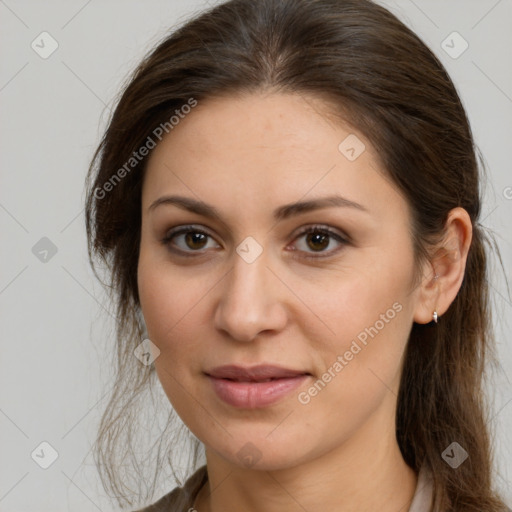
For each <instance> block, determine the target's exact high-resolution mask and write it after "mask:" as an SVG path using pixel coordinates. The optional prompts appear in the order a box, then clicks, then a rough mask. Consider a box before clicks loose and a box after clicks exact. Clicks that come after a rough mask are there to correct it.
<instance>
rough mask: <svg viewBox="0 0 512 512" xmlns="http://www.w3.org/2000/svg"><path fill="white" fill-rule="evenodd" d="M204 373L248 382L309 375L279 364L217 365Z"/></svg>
mask: <svg viewBox="0 0 512 512" xmlns="http://www.w3.org/2000/svg"><path fill="white" fill-rule="evenodd" d="M205 373H206V375H209V376H210V377H215V378H217V379H233V380H239V381H248V382H250V381H254V382H258V381H262V380H267V379H283V378H290V377H297V376H298V375H309V373H308V372H305V371H303V370H291V369H289V368H283V367H281V366H274V365H266V364H264V365H258V366H251V367H243V366H236V365H225V366H217V367H215V368H213V369H212V370H209V371H207V372H205Z"/></svg>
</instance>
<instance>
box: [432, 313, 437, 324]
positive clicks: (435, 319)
mask: <svg viewBox="0 0 512 512" xmlns="http://www.w3.org/2000/svg"><path fill="white" fill-rule="evenodd" d="M432 318H433V319H434V322H435V323H436V324H437V318H438V317H437V311H435V310H434V314H433V315H432Z"/></svg>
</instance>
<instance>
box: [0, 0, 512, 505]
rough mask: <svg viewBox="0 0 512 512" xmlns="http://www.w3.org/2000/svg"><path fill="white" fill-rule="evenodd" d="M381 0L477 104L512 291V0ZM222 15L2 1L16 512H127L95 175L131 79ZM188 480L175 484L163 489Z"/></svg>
mask: <svg viewBox="0 0 512 512" xmlns="http://www.w3.org/2000/svg"><path fill="white" fill-rule="evenodd" d="M213 3H214V2H213V1H211V2H210V5H211V4H213ZM381 3H383V4H384V5H386V6H388V7H389V8H390V9H391V10H392V11H393V12H394V13H395V14H397V15H398V16H399V17H400V18H401V19H402V20H403V21H404V22H405V23H406V24H407V25H408V26H410V27H411V28H412V29H413V30H415V31H416V33H417V34H418V35H420V37H422V39H423V40H424V41H425V42H426V43H427V44H428V45H429V46H430V47H431V48H432V49H433V51H434V52H435V53H436V54H437V55H438V56H439V57H440V58H441V60H442V62H443V63H444V64H445V65H446V67H447V69H448V72H449V73H450V74H451V76H452V78H453V80H454V82H455V84H456V86H457V88H458V90H459V92H460V94H461V97H462V100H463V103H464V105H465V107H466V108H467V111H468V114H469V117H470V121H471V123H472V127H473V130H474V135H475V139H476V143H477V145H478V146H479V147H480V148H481V150H482V152H483V154H484V156H485V159H486V162H487V165H488V168H489V180H488V184H487V189H486V200H485V205H484V214H483V216H482V219H483V223H484V224H485V225H486V226H488V227H489V228H490V229H492V230H493V231H494V232H495V233H496V237H497V241H498V244H499V246H500V249H501V251H502V256H503V259H504V264H505V272H506V275H507V278H508V280H509V281H511V282H512V280H511V279H510V278H511V275H512V272H511V270H512V265H511V262H512V247H511V246H512V244H511V242H512V233H511V229H510V226H509V221H510V219H511V218H512V215H511V214H512V173H511V172H510V160H511V158H510V157H511V154H510V137H511V134H512V55H511V53H512V30H511V29H512V0H499V1H497V0H471V1H469V0H450V1H446V0H434V1H432V0H415V1H412V0H396V1H390V0H389V1H388V0H386V1H383V2H381ZM206 5H207V4H206V3H205V2H201V1H198V0H195V1H192V0H189V1H184V0H179V1H178V0H167V1H161V0H160V1H157V0H151V1H145V2H142V1H133V0H129V1H126V0H124V1H114V0H110V1H100V0H90V1H88V2H87V1H69V0H68V1H66V2H64V1H45V2H36V1H21V0H20V1H15V0H6V1H2V0H0V20H1V21H0V23H1V30H0V41H1V48H2V63H1V69H0V103H1V107H2V113H3V114H2V117H1V121H0V123H1V138H0V155H1V163H2V165H1V184H2V186H1V188H0V224H1V229H2V240H3V243H2V244H1V246H0V251H1V256H2V260H1V261H2V264H1V266H0V312H1V323H2V333H3V335H2V340H1V343H2V346H1V367H0V432H1V435H0V453H1V460H2V463H1V464H0V511H2V512H3V511H5V512H7V511H16V512H25V511H41V510H72V511H74V512H80V511H86V510H87V511H91V510H102V511H104V512H107V511H109V510H112V508H111V507H110V506H109V504H108V501H107V500H106V499H105V496H104V492H103V490H102V489H101V488H100V486H99V483H98V477H97V473H96V470H95V468H94V464H93V461H92V457H91V452H90V447H91V444H92V442H93V440H94V434H95V429H96V427H97V424H98V420H99V415H100V412H101V409H102V407H103V406H104V405H105V403H106V401H105V397H106V393H107V392H108V390H109V387H110V382H111V372H110V371H109V362H110V360H109V359H108V357H107V346H109V343H110V341H111V339H112V326H113V322H112V319H111V317H110V316H109V314H108V311H109V310H111V309H112V306H111V305H110V304H109V303H108V301H107V299H106V296H105V295H104V293H103V291H102V289H101V287H100V285H99V284H98V283H97V282H96V281H95V280H94V278H93V275H92V272H91V270H90V269H89V267H88V263H87V257H86V244H85V232H84V215H83V197H84V194H83V190H84V188H83V187H84V186H83V182H84V176H85V173H86V170H87V166H88V164H89V161H90V158H91V156H92V153H93V150H94V149H95V147H96V145H97V144H98V142H99V140H100V135H101V133H102V130H103V129H104V128H105V122H106V118H107V114H108V111H109V108H110V107H111V106H112V104H113V100H114V97H115V96H116V94H117V93H118V92H119V90H120V86H121V84H122V83H123V81H124V79H125V78H126V76H127V74H128V73H129V72H130V71H131V70H132V69H133V68H134V66H135V65H136V64H137V63H138V61H139V60H140V58H141V57H142V56H143V55H144V54H145V53H146V51H147V50H149V49H150V48H151V47H152V46H153V44H154V43H155V42H156V41H158V40H159V39H160V37H161V36H163V34H164V33H165V32H166V31H167V30H168V29H169V28H172V27H173V26H176V25H177V24H180V23H182V22H183V20H184V19H185V17H186V16H188V15H190V14H192V13H193V12H197V11H199V10H201V9H202V8H203V7H204V6H206ZM43 31H46V32H48V33H49V34H50V35H51V37H52V38H53V39H54V40H56V41H57V43H58V48H57V50H56V51H55V52H54V53H53V54H52V55H50V56H49V57H48V58H45V59H44V58H42V57H41V56H40V54H38V53H36V51H35V50H34V49H33V48H32V47H31V44H32V42H33V41H34V40H35V43H34V44H39V47H40V48H38V51H39V52H42V51H43V50H44V51H48V50H49V49H51V46H50V45H51V41H50V39H48V36H42V37H46V39H45V40H44V41H45V42H44V43H41V37H38V36H39V35H40V34H41V32H43ZM454 31H456V32H458V33H459V34H460V35H461V36H462V37H463V38H464V40H465V41H467V43H468V44H469V47H468V48H467V50H466V51H465V52H464V53H462V54H461V55H460V56H458V57H457V58H454V56H456V53H459V52H460V51H461V50H462V49H463V48H464V46H463V45H464V42H463V40H462V39H460V38H458V36H456V35H455V36H453V35H451V34H452V33H453V32H454ZM448 36H450V37H448ZM447 37H448V39H447ZM443 41H446V42H445V43H444V48H445V49H446V50H447V51H448V52H451V54H452V55H449V54H448V53H447V51H445V49H443V46H442V45H443ZM43 44H44V49H43V48H42V46H43ZM446 45H448V46H449V47H451V48H449V47H448V46H446ZM390 64H391V65H392V63H390ZM43 237H47V238H48V239H49V240H50V241H51V243H50V242H49V241H48V240H43V241H40V240H41V239H42V238H43ZM34 246H35V249H34ZM52 249H53V252H54V251H55V250H56V251H57V252H56V253H55V254H53V253H52ZM44 250H48V251H49V252H47V253H45V252H44ZM496 268H497V270H496V272H495V273H494V276H493V281H492V287H493V300H494V303H495V307H496V315H495V318H494V322H495V325H496V329H497V334H498V343H499V345H498V350H499V352H498V360H499V363H500V367H498V368H497V372H496V379H495V382H494V384H492V386H491V390H492V391H493V396H494V405H493V407H494V411H495V413H494V419H493V426H494V427H495V429H496V439H495V451H496V458H497V467H498V469H499V472H500V477H499V478H498V480H497V484H498V486H499V488H500V489H501V490H502V492H504V493H505V494H506V496H507V497H508V500H509V501H511V502H512V486H511V484H510V482H511V478H512V446H511V445H512V442H511V441H512V385H511V377H512V350H511V341H510V340H511V325H510V319H511V318H512V315H511V299H510V293H509V292H508V291H507V287H506V284H505V278H504V276H503V273H502V272H501V270H500V268H499V266H496ZM42 442H47V443H49V444H50V445H51V446H52V447H53V448H54V449H55V450H56V451H57V452H58V458H57V459H56V460H55V462H54V463H53V464H52V465H51V466H50V467H49V468H48V469H42V468H41V467H40V466H39V465H38V464H36V462H35V461H34V460H33V458H32V457H31V454H32V453H33V452H34V450H36V449H37V450H36V454H37V453H39V455H40V457H39V459H37V456H36V455H34V458H35V459H36V460H39V461H43V459H44V457H47V460H49V459H48V457H49V456H50V455H49V454H50V453H51V450H50V449H48V448H45V446H43V452H41V447H40V444H41V443H42ZM42 453H44V457H43V456H42V455H41V454H42ZM173 486H174V482H173V481H172V480H170V479H164V481H162V482H160V487H159V489H160V491H159V492H160V494H163V493H165V492H168V491H169V490H170V489H171V488H172V487H173ZM160 494H159V495H160Z"/></svg>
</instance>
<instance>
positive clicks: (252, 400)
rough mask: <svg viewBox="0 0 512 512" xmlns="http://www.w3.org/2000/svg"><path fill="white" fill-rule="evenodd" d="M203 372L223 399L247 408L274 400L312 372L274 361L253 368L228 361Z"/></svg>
mask: <svg viewBox="0 0 512 512" xmlns="http://www.w3.org/2000/svg"><path fill="white" fill-rule="evenodd" d="M204 373H205V375H206V376H207V377H208V378H209V380H210V381H211V384H212V386H213V390H214V391H215V393H216V394H217V396H218V397H219V398H220V399H221V400H222V401H223V402H225V403H227V404H229V405H231V406H233V407H236V408H245V409H256V408H262V407H267V406H269V405H272V404H275V403H277V402H278V401H280V400H281V399H282V398H284V397H285V396H286V395H288V394H289V393H290V392H291V391H293V390H294V389H296V388H297V387H298V386H300V385H301V384H302V383H303V382H304V381H305V380H306V379H307V378H308V377H310V376H311V374H310V373H309V372H306V371H303V370H292V369H289V368H283V367H280V366H273V365H260V366H254V367H250V368H248V367H241V366H235V365H227V366H220V367H217V368H213V369H212V370H210V371H208V372H204Z"/></svg>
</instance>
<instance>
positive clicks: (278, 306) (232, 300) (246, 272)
mask: <svg viewBox="0 0 512 512" xmlns="http://www.w3.org/2000/svg"><path fill="white" fill-rule="evenodd" d="M267 265H268V261H267V258H266V257H265V251H263V253H262V254H261V255H260V256H259V257H258V258H257V259H256V260H255V261H253V262H252V263H248V262H247V261H245V260H244V259H243V258H241V257H240V256H239V255H238V254H235V257H234V265H233V269H232V270H231V271H230V272H229V273H228V274H227V275H226V277H225V278H224V279H223V280H222V283H223V285H222V286H223V287H222V288H220V289H221V293H222V295H221V297H220V299H219V301H218V303H217V305H216V311H215V318H214V321H215V327H216V328H217V329H219V330H221V331H224V332H225V333H227V334H228V335H229V337H230V338H232V339H234V340H236V341H243V342H250V341H253V340H254V339H255V338H257V337H258V336H260V335H261V334H262V333H264V332H267V331H268V332H278V331H280V330H282V329H283V328H284V326H285V325H286V322H287V319H288V317H287V312H286V307H285V304H284V302H283V298H284V295H283V294H285V293H286V291H285V290H286V287H285V286H284V285H283V283H282V282H281V281H280V280H279V279H278V278H277V277H276V275H275V274H276V273H275V271H272V270H270V268H268V266H267ZM268 332H267V334H268Z"/></svg>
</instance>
